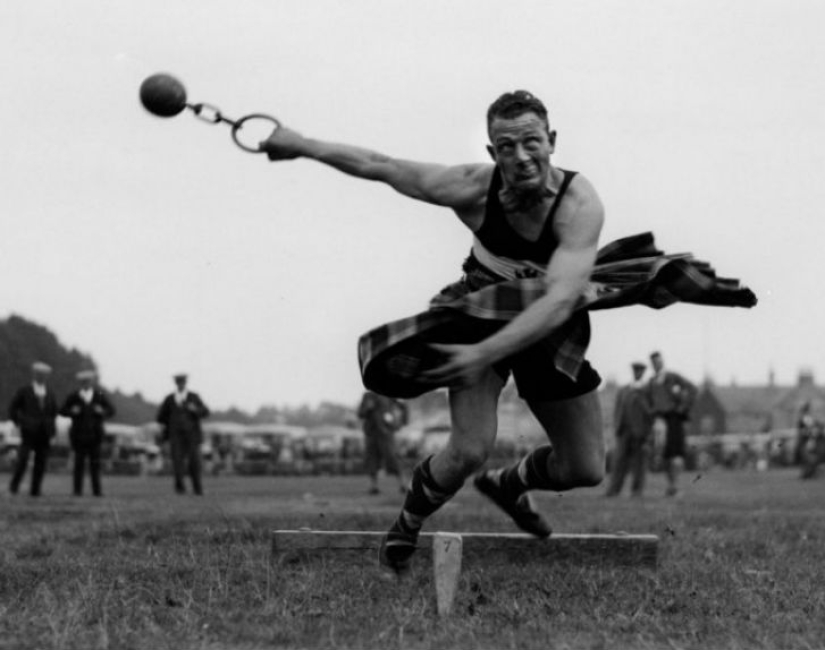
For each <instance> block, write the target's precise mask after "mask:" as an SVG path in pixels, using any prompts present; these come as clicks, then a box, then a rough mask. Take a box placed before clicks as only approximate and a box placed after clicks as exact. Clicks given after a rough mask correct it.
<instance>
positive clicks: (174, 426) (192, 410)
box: [157, 373, 209, 495]
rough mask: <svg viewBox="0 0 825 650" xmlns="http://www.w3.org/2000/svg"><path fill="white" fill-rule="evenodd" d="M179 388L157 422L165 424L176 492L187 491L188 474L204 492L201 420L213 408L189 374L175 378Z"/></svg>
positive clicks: (165, 402) (164, 436)
mask: <svg viewBox="0 0 825 650" xmlns="http://www.w3.org/2000/svg"><path fill="white" fill-rule="evenodd" d="M173 378H174V380H175V386H176V390H175V392H174V393H170V394H169V395H167V396H166V398H165V399H164V400H163V402H162V403H161V405H160V409H159V410H158V415H157V421H158V423H159V424H160V425H161V426H162V427H163V434H162V440H163V441H164V442H166V441H168V442H169V450H170V454H171V456H172V471H173V473H174V475H175V492H177V493H178V494H185V493H186V485H185V484H184V477H185V475H186V474H187V473H188V474H189V478H190V479H191V481H192V490H193V491H194V493H195V494H198V495H201V494H203V484H202V482H201V475H202V473H203V469H202V463H201V449H200V447H201V444H203V431H202V430H201V420H202V419H203V418H205V417H208V416H209V409H208V408H207V407H206V405H205V404H204V403H203V400H201V398H200V395H198V394H197V393H194V392H192V391H190V390H189V389H188V388H187V382H188V377H187V375H185V374H183V373H181V374H177V375H175V376H174V377H173Z"/></svg>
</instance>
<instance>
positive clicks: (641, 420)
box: [607, 362, 653, 497]
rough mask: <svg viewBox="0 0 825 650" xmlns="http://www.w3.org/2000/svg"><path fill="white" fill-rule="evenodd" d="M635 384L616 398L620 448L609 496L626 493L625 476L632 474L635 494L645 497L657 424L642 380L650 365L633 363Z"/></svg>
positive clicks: (608, 491) (620, 391)
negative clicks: (653, 429)
mask: <svg viewBox="0 0 825 650" xmlns="http://www.w3.org/2000/svg"><path fill="white" fill-rule="evenodd" d="M631 367H632V370H633V381H632V382H631V383H630V384H628V385H626V386H622V388H620V389H619V392H618V394H617V395H616V406H615V411H614V416H613V422H614V424H615V430H616V431H615V433H616V446H615V448H614V452H613V468H612V469H613V471H612V473H611V477H610V484H609V486H608V488H607V496H609V497H613V496H618V494H619V493H620V492H621V491H622V486H623V485H624V480H625V477H626V476H627V474H628V472H630V473H631V474H632V477H633V478H632V483H631V487H630V489H631V494H632V495H633V496H642V493H643V491H644V485H645V476H646V474H647V463H648V454H649V449H650V436H651V431H652V425H653V411H652V409H651V405H650V395H649V392H648V391H647V389H646V386H645V383H644V381H643V380H642V377H644V374H645V370H646V369H647V366H645V364H644V363H641V362H636V363H634V364H632V366H631Z"/></svg>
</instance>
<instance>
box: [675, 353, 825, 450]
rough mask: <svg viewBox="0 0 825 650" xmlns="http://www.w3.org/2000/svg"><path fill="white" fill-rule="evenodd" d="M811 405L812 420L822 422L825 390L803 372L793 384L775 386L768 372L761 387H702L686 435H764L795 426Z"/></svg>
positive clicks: (711, 384)
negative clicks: (801, 411) (803, 412)
mask: <svg viewBox="0 0 825 650" xmlns="http://www.w3.org/2000/svg"><path fill="white" fill-rule="evenodd" d="M805 402H810V404H811V409H812V412H813V414H814V417H816V418H818V419H822V420H825V387H821V386H817V385H816V382H815V381H814V375H813V372H812V371H810V370H807V369H805V370H802V371H800V373H799V377H798V380H797V383H796V385H794V386H780V385H777V384H776V383H775V381H774V378H773V373H771V375H770V377H769V380H768V383H767V384H765V385H763V386H738V385H735V384H734V385H730V386H717V385H715V384H713V382H711V381H710V380H706V381H705V382H704V384H703V385H702V387H701V389H700V391H699V395H698V396H697V399H696V404H695V405H694V409H693V411H692V413H691V421H690V423H689V433H691V434H693V435H698V434H705V435H713V434H720V433H763V432H766V431H775V430H782V429H792V428H794V427H795V426H796V420H797V418H798V417H799V409H800V408H801V406H802V404H804V403H805Z"/></svg>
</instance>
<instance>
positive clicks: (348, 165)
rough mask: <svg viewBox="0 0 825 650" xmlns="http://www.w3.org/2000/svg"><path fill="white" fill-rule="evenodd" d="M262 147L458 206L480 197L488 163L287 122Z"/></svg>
mask: <svg viewBox="0 0 825 650" xmlns="http://www.w3.org/2000/svg"><path fill="white" fill-rule="evenodd" d="M261 148H262V149H263V150H264V151H266V152H267V154H268V156H269V159H270V160H292V159H295V158H308V159H312V160H317V161H318V162H321V163H324V164H326V165H329V166H330V167H333V168H334V169H337V170H338V171H341V172H344V173H345V174H349V175H350V176H355V177H357V178H363V179H365V180H371V181H380V182H382V183H386V184H387V185H389V186H390V187H392V188H394V189H395V190H396V191H398V192H400V193H401V194H404V195H405V196H409V197H411V198H414V199H418V200H420V201H426V202H427V203H432V204H435V205H441V206H445V207H450V208H454V209H457V210H461V209H468V208H471V207H472V206H474V205H476V204H478V202H479V201H482V200H483V199H484V197H485V193H486V189H487V184H488V183H489V178H490V170H491V168H492V166H491V165H489V164H470V165H457V166H447V165H439V164H434V163H421V162H414V161H410V160H402V159H400V158H393V157H391V156H386V155H384V154H381V153H378V152H376V151H372V150H370V149H364V148H362V147H357V146H353V145H349V144H340V143H335V142H327V141H324V140H317V139H313V138H305V137H304V136H302V135H301V134H299V133H297V132H295V131H293V130H291V129H288V128H286V127H281V128H279V129H276V130H275V131H274V132H273V133H272V135H271V136H270V137H269V138H268V139H267V140H265V141H264V142H262V143H261Z"/></svg>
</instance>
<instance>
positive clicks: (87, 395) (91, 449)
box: [60, 370, 115, 497]
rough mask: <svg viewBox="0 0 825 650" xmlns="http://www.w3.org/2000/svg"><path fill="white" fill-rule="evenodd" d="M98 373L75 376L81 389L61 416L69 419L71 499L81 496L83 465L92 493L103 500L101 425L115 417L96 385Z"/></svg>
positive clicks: (107, 401)
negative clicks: (72, 494) (72, 462)
mask: <svg viewBox="0 0 825 650" xmlns="http://www.w3.org/2000/svg"><path fill="white" fill-rule="evenodd" d="M96 379H97V373H95V371H94V370H82V371H80V372H79V373H77V380H78V382H80V386H79V387H78V388H77V390H75V391H73V392H72V393H70V394H69V396H68V397H67V398H66V401H65V402H64V403H63V407H62V408H61V409H60V415H62V416H64V417H67V418H71V420H72V424H71V427H70V428H69V442H70V443H71V445H72V451H73V452H74V476H73V479H74V481H73V488H74V495H75V496H78V497H79V496H80V495H82V494H83V474H84V470H85V466H86V462H87V461H88V464H89V477H90V478H91V481H92V493H93V494H94V495H95V496H96V497H99V496H102V495H103V491H102V489H101V486H100V448H101V447H102V445H103V434H104V428H103V421H104V420H106V419H108V418H110V417H112V416H113V415H114V414H115V407H114V406H112V402H111V401H110V400H109V398H108V397H107V396H106V394H105V393H104V392H103V391H102V390H101V389H100V388H98V387H97V386H96V385H95V381H96Z"/></svg>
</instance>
